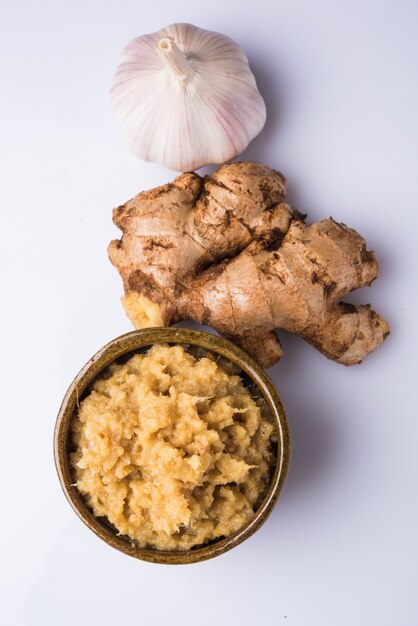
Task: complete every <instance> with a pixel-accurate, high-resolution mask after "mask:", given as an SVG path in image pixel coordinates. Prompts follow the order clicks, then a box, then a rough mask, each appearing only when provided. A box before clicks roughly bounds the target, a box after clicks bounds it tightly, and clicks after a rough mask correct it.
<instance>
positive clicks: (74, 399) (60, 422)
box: [54, 327, 291, 564]
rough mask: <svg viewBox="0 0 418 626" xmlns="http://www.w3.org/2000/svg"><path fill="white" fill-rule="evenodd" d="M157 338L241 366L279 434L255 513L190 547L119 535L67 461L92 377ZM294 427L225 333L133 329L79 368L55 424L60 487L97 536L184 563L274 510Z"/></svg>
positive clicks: (154, 558) (251, 528)
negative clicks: (159, 545)
mask: <svg viewBox="0 0 418 626" xmlns="http://www.w3.org/2000/svg"><path fill="white" fill-rule="evenodd" d="M156 343H168V344H183V345H192V346H197V347H202V348H205V349H207V350H209V351H211V352H214V353H217V354H221V355H222V356H224V357H226V358H227V359H229V360H230V361H232V362H233V363H235V364H236V365H238V367H240V368H241V370H243V371H244V372H245V373H246V374H247V375H248V376H249V377H250V378H251V379H252V380H253V381H254V382H255V384H256V385H257V386H258V388H259V389H260V391H261V393H262V395H263V397H264V399H265V400H266V402H267V405H268V407H269V409H270V411H271V415H272V417H273V419H274V421H275V425H276V428H277V434H278V443H279V446H278V455H277V462H276V466H275V471H274V474H273V477H272V479H271V482H270V485H269V488H268V490H267V492H266V494H265V496H264V499H263V500H262V502H261V503H260V505H259V506H258V508H257V510H256V511H255V513H254V516H253V517H252V518H251V519H250V520H249V521H248V522H247V523H246V524H244V526H242V527H241V528H240V529H239V530H238V531H236V532H235V533H232V534H231V535H229V536H228V537H224V538H223V539H219V540H214V541H213V542H210V543H208V544H204V545H202V546H199V547H196V548H191V549H189V550H177V551H174V550H156V549H149V548H141V547H139V546H138V545H137V544H136V543H135V542H129V541H128V540H127V539H126V538H124V537H122V536H118V535H117V534H116V533H115V532H114V531H113V530H112V529H111V528H110V527H107V526H106V525H105V524H104V522H103V521H101V519H100V518H96V517H95V516H94V515H93V513H92V512H91V511H90V509H89V508H88V506H87V504H86V503H85V502H84V500H83V497H82V495H81V494H80V493H79V491H78V490H77V488H76V486H75V485H74V483H73V478H72V476H71V472H70V467H69V455H68V439H69V432H70V424H71V421H72V419H73V415H74V412H75V410H76V407H77V406H78V403H79V397H80V395H82V394H83V392H84V391H85V390H86V389H87V388H88V387H89V386H90V385H91V384H92V382H93V380H94V379H95V378H96V377H97V376H98V375H100V373H101V372H102V371H103V370H104V369H105V368H106V367H107V366H108V365H110V364H111V363H112V362H114V361H115V360H117V359H120V358H122V357H123V356H125V355H126V354H129V353H130V352H132V353H134V352H135V351H139V350H143V349H144V348H146V347H147V346H149V347H151V346H152V345H154V344H156ZM290 448H291V439H290V429H289V424H288V420H287V417H286V413H285V410H284V407H283V404H282V402H281V399H280V396H279V394H278V392H277V390H276V388H275V386H274V384H273V382H272V381H271V379H270V378H269V377H268V376H267V374H266V373H265V372H264V370H263V369H262V368H261V366H260V365H259V364H258V363H256V362H255V361H254V360H253V359H252V358H251V357H250V356H249V355H248V354H247V353H246V352H244V351H243V350H241V349H240V348H238V347H237V346H236V345H235V344H233V343H232V342H230V341H229V340H228V339H225V338H224V337H220V336H218V335H213V334H211V333H208V332H205V331H201V330H192V329H189V328H176V327H153V328H143V329H139V330H134V331H131V332H128V333H125V334H123V335H120V336H118V337H115V338H114V339H112V340H111V341H109V342H108V343H107V344H106V345H104V346H103V347H102V348H101V349H100V350H99V351H98V352H96V354H95V355H94V356H93V357H91V358H90V359H89V360H88V361H87V363H86V364H85V365H84V366H83V367H82V368H81V370H80V371H79V372H78V374H77V375H76V376H75V378H74V380H73V381H72V383H71V384H70V386H69V387H68V389H67V391H66V393H65V395H64V398H63V401H62V403H61V407H60V409H59V412H58V416H57V419H56V423H55V429H54V460H55V467H56V470H57V473H58V477H59V481H60V484H61V488H62V490H63V492H64V495H65V497H66V498H67V500H68V502H69V504H70V505H71V507H72V508H73V510H74V511H75V513H76V514H77V515H78V517H79V518H80V519H81V520H82V521H83V522H84V524H86V526H87V527H88V528H90V530H92V531H93V532H94V533H95V534H96V535H97V536H98V537H100V538H101V539H103V540H104V541H105V542H106V543H107V544H109V545H110V546H112V547H113V548H116V549H117V550H119V551H121V552H123V553H125V554H128V555H129V556H133V557H135V558H138V559H141V560H143V561H148V562H152V563H162V564H186V563H197V562H200V561H205V560H207V559H211V558H213V557H215V556H218V555H220V554H223V553H225V552H227V551H228V550H231V549H232V548H233V547H235V546H237V545H238V544H240V543H241V542H243V541H244V540H245V539H247V538H248V537H250V536H251V535H252V534H253V533H254V532H255V531H256V530H258V529H259V528H260V527H261V525H262V524H263V523H264V522H265V521H266V519H267V517H268V516H269V515H270V513H271V511H272V509H273V507H274V505H275V503H276V501H277V499H278V497H279V494H280V492H281V489H282V487H283V484H284V482H285V479H286V476H287V473H288V469H289V461H290Z"/></svg>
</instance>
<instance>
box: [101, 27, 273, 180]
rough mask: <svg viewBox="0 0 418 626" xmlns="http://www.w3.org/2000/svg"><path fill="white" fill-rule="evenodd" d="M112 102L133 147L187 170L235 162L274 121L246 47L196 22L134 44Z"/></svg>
mask: <svg viewBox="0 0 418 626" xmlns="http://www.w3.org/2000/svg"><path fill="white" fill-rule="evenodd" d="M111 98H112V103H113V106H114V110H115V113H116V115H117V117H118V118H119V120H120V122H121V123H122V128H123V131H124V134H125V137H126V140H127V142H128V145H129V147H130V150H131V151H132V152H133V153H134V154H135V155H136V156H137V157H139V158H140V159H143V160H145V161H153V162H155V163H160V164H161V165H164V166H166V167H168V168H170V169H172V170H177V171H181V172H184V171H191V170H195V169H198V168H200V167H203V166H204V165H209V164H213V163H216V164H218V163H225V162H226V161H229V160H230V159H233V158H234V157H236V156H237V155H238V154H240V153H241V152H242V151H243V150H245V148H246V147H247V146H248V144H249V143H250V141H251V140H252V139H253V138H254V137H256V135H258V133H259V132H260V131H261V129H262V128H263V126H264V123H265V120H266V107H265V104H264V100H263V98H262V97H261V95H260V93H259V91H258V89H257V85H256V82H255V78H254V76H253V74H252V72H251V70H250V68H249V65H248V59H247V56H246V54H245V52H244V51H243V50H242V48H241V47H240V46H238V45H237V44H236V43H235V42H234V41H232V40H231V39H229V37H226V36H225V35H221V34H220V33H215V32H211V31H208V30H202V29H201V28H197V27H196V26H193V25H192V24H172V25H171V26H167V27H166V28H163V29H162V30H160V31H159V32H158V33H152V34H150V35H143V36H141V37H137V38H136V39H134V40H133V41H131V43H129V44H128V45H127V46H126V47H125V49H124V50H123V52H122V56H121V59H120V63H119V66H118V69H117V71H116V74H115V77H114V79H113V84H112V89H111Z"/></svg>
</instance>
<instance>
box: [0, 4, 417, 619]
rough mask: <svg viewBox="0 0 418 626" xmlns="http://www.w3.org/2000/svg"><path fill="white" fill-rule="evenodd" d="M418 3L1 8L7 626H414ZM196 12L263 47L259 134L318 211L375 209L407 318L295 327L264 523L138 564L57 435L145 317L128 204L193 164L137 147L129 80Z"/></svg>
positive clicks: (258, 59) (368, 223)
mask: <svg viewBox="0 0 418 626" xmlns="http://www.w3.org/2000/svg"><path fill="white" fill-rule="evenodd" d="M416 7H417V5H416V3H414V2H413V1H411V2H408V1H404V2H397V1H395V0H392V1H387V2H384V1H383V2H382V1H378V0H376V1H375V2H372V1H370V0H369V1H359V0H351V1H350V2H345V3H343V2H338V3H336V2H332V1H331V0H330V1H326V0H316V2H309V1H308V0H306V1H305V2H301V1H292V2H290V0H289V1H288V2H277V3H273V2H272V0H271V1H270V2H268V1H267V0H257V2H255V3H254V4H253V5H249V4H248V5H247V4H246V3H242V2H225V0H211V2H194V3H191V2H183V1H181V0H177V2H168V1H167V2H165V1H154V2H150V3H145V2H139V1H136V2H134V1H129V2H126V1H125V2H116V0H112V1H109V2H105V3H100V2H98V0H97V1H96V2H81V1H73V2H62V1H56V0H51V1H46V0H43V1H39V2H19V1H18V0H16V1H15V2H11V1H10V0H9V1H8V2H6V0H5V1H4V2H3V3H2V4H1V8H0V24H1V26H0V28H1V36H0V47H1V50H0V59H1V61H0V62H1V67H2V69H1V83H0V89H1V96H0V97H1V108H2V116H1V121H0V136H1V164H0V165H1V169H0V171H1V179H2V185H1V217H2V220H1V223H2V245H1V247H0V255H1V267H2V295H3V298H2V306H1V325H0V328H1V333H2V343H1V346H2V359H1V368H2V373H1V383H2V385H1V386H2V394H1V405H2V406H1V414H2V416H1V420H2V422H1V455H0V459H1V466H2V469H1V476H2V479H1V486H0V489H1V510H2V513H1V522H0V523H1V534H0V536H1V551H2V552H1V554H2V556H1V563H2V568H1V569H2V574H1V576H2V580H1V586H0V588H1V594H2V598H1V601H0V622H1V623H2V624H4V626H21V625H25V626H32V625H36V626H38V625H39V626H56V625H57V624H60V625H61V626H67V625H70V624H71V625H72V624H74V623H79V624H81V625H82V626H83V625H84V624H97V625H99V624H100V626H113V625H114V624H125V623H130V624H136V623H138V624H146V625H157V626H159V625H160V624H161V625H162V624H166V623H170V624H174V625H180V624H184V625H186V626H188V625H192V624H193V625H195V624H201V625H202V626H206V625H209V624H216V623H217V624H226V623H230V624H240V625H242V626H249V625H250V624H251V625H252V624H264V623H266V624H267V623H278V624H281V623H283V624H288V625H289V626H290V625H295V626H296V625H297V626H316V625H321V626H335V625H337V624H338V625H339V626H346V625H347V626H352V625H356V626H366V625H367V626H369V625H370V624H378V625H379V626H386V625H387V626H392V625H393V624H401V625H402V626H412V625H415V624H417V623H418V607H417V604H418V601H417V597H416V581H417V574H418V571H417V569H418V567H417V563H418V559H417V529H418V519H417V517H418V516H417V497H416V494H417V487H416V485H417V452H416V450H417V438H418V426H417V413H418V411H417V382H416V381H417V367H416V349H417V321H416V320H417V314H416V310H417V304H418V302H417V270H418V263H417V260H418V259H417V245H416V232H417V226H418V224H417V197H418V185H417V174H416V160H417V139H418V132H417V110H418V98H417V95H418V94H417V75H416V71H417V67H416V66H417V58H418V45H417V41H418V37H417V34H418V33H417V23H418V22H417V18H418V15H417V8H416ZM173 21H190V22H192V23H196V24H197V25H199V26H202V27H204V28H209V29H215V30H219V31H221V32H225V33H227V34H228V35H230V36H232V37H233V38H234V39H236V40H237V41H238V42H239V43H240V44H241V45H242V46H243V47H244V48H245V49H246V50H247V52H248V55H249V58H250V61H251V64H252V67H253V70H254V72H255V74H256V77H257V80H258V84H259V87H260V90H261V91H262V93H263V94H264V96H265V99H266V102H267V107H268V122H267V126H266V128H265V130H264V132H263V133H262V134H261V135H260V136H259V138H258V139H256V140H255V141H254V142H253V144H252V145H251V146H250V148H249V149H248V150H247V152H246V153H245V155H244V157H245V158H248V159H258V160H260V161H264V162H265V163H267V164H269V165H271V166H273V167H276V168H278V169H281V170H282V171H283V172H284V173H285V174H286V175H287V177H288V180H289V193H288V197H289V201H290V202H292V203H294V204H295V205H296V206H298V207H299V208H300V209H302V210H307V211H308V213H309V219H310V220H317V219H321V218H323V217H327V216H328V215H330V214H331V215H332V216H333V217H334V218H336V219H337V220H340V221H344V222H346V223H348V224H349V225H351V226H353V227H355V228H357V229H358V230H359V231H360V232H361V233H362V234H363V235H364V236H365V237H366V239H367V242H368V244H369V247H371V248H373V249H375V250H376V252H377V255H378V258H379V261H380V264H381V273H380V276H379V279H378V280H377V281H376V282H375V283H374V284H373V286H372V287H371V288H370V289H368V290H362V292H359V293H357V294H355V295H353V300H354V301H356V302H371V303H372V304H373V306H374V308H376V309H377V310H378V311H379V312H380V313H381V314H383V315H384V316H385V317H386V318H387V319H388V320H389V321H390V323H391V327H392V335H391V337H390V338H389V340H388V341H387V342H385V344H384V345H383V346H382V347H381V348H379V350H378V351H377V352H376V353H374V354H373V355H372V356H370V357H369V358H368V359H367V360H366V361H365V362H364V363H363V364H362V365H361V366H358V367H355V368H352V369H346V368H344V367H342V366H339V365H336V364H335V363H332V362H329V361H327V360H326V359H325V358H324V357H323V356H321V355H320V354H319V353H317V352H316V351H315V350H314V349H313V348H311V347H309V346H308V345H307V344H305V343H304V342H302V341H301V340H299V339H298V338H295V337H289V336H288V337H285V338H284V347H285V357H284V358H283V360H282V362H281V363H280V364H278V365H277V366H276V367H274V368H273V369H272V370H271V371H270V373H271V375H272V377H273V379H274V381H275V383H276V384H277V387H278V389H279V391H280V393H281V394H282V397H283V401H284V403H285V406H286V408H287V411H288V415H289V419H290V423H291V426H292V430H293V458H292V463H291V471H290V475H289V478H288V482H287V484H286V486H285V489H284V492H283V494H282V497H281V499H280V501H279V504H278V506H277V507H276V509H275V510H274V512H273V514H272V515H271V517H270V519H269V520H268V522H267V523H266V524H265V526H264V527H263V528H262V529H261V530H260V531H259V532H258V533H257V534H256V535H255V536H254V537H253V538H251V539H250V540H248V541H247V542H245V543H244V544H243V545H241V546H240V547H239V548H237V549H235V550H233V551H232V552H229V553H228V554H226V555H224V556H222V557H219V558H217V559H215V560H213V561H210V562H207V563H203V564H198V565H191V566H185V567H180V568H172V567H163V566H155V565H150V564H146V563H142V562H139V561H135V560H134V559H131V558H129V557H127V556H124V555H122V554H119V553H118V552H116V551H114V550H112V549H111V548H109V547H108V546H107V545H106V544H104V543H102V542H101V541H100V540H98V539H97V538H96V537H95V536H94V535H93V534H92V533H91V532H90V531H89V530H88V529H87V528H85V527H84V526H83V524H82V523H81V522H80V521H79V520H78V519H77V518H76V516H75V515H74V513H73V512H72V511H71V509H70V507H69V505H68V504H67V502H66V500H65V498H64V496H63V494H62V493H61V490H60V487H59V484H58V480H57V477H56V475H55V470H54V465H53V457H52V432H53V425H54V420H55V415H56V413H57V410H58V407H59V404H60V401H61V398H62V396H63V394H64V392H65V390H66V387H67V386H68V384H69V383H70V381H71V379H72V378H73V376H74V375H75V373H76V372H77V371H78V370H79V368H80V367H81V366H82V365H83V364H84V362H85V361H86V360H87V359H88V358H89V357H90V356H91V355H92V354H93V353H94V352H95V351H96V350H97V349H98V348H100V347H101V346H102V345H103V344H104V343H105V342H107V341H108V340H109V339H111V338H112V337H115V336H116V335H119V334H121V333H123V332H125V331H127V330H130V325H129V323H128V321H127V319H126V318H125V316H124V314H123V312H122V309H121V307H120V305H119V302H118V298H119V296H120V294H121V283H120V279H119V276H118V274H117V272H116V271H115V269H114V268H113V267H112V266H111V265H110V263H109V262H108V260H107V256H106V246H107V244H108V241H109V240H110V239H112V238H115V237H117V236H118V231H117V230H116V229H115V227H114V226H113V225H112V221H111V209H112V207H114V206H116V205H117V204H120V203H122V202H124V201H125V200H127V199H128V198H130V197H131V196H132V195H134V194H135V193H137V192H138V191H140V190H141V189H144V188H147V187H151V186H153V185H156V184H159V183H163V182H167V181H168V180H169V179H170V178H171V176H172V173H171V172H168V171H164V170H163V169H162V168H159V167H157V166H155V165H152V164H145V163H141V162H139V161H137V160H135V159H134V158H133V157H131V156H130V154H129V153H128V152H127V150H126V149H125V146H124V144H123V143H122V140H121V139H120V136H119V129H118V128H117V125H116V122H115V120H114V118H113V116H112V113H111V110H110V105H109V99H108V88H109V83H110V80H111V77H112V74H113V71H114V69H115V66H116V62H117V59H118V55H119V52H120V51H121V49H122V47H123V45H124V44H125V43H126V42H127V41H129V40H130V39H131V38H132V37H133V36H136V35H137V34H141V33H144V32H150V31H154V30H158V29H159V28H160V27H162V26H164V25H166V24H168V23H170V22H173Z"/></svg>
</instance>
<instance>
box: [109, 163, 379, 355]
mask: <svg viewBox="0 0 418 626" xmlns="http://www.w3.org/2000/svg"><path fill="white" fill-rule="evenodd" d="M285 193H286V180H285V178H284V176H283V175H282V174H280V172H277V171H275V170H272V169H270V168H268V167H266V166H264V165H261V164H258V163H232V164H227V165H223V166H222V167H220V168H219V169H218V170H217V171H216V172H214V173H213V174H211V175H210V176H205V177H204V178H201V177H200V176H198V175H197V174H195V173H185V174H181V175H180V176H178V177H177V178H176V179H175V180H174V181H173V182H172V183H169V184H167V185H163V186H162V187H157V188H155V189H151V190H149V191H144V192H142V193H140V194H138V195H137V196H135V198H133V199H132V200H130V201H129V202H127V203H126V204H124V205H123V206H120V207H118V208H116V209H115V210H114V212H113V221H114V223H115V224H116V226H118V227H119V228H120V229H121V230H122V232H123V236H122V239H121V240H116V241H112V242H111V243H110V246H109V257H110V260H111V262H112V263H113V264H114V265H115V266H116V267H117V269H118V270H119V272H120V274H121V276H122V279H123V284H124V289H125V294H126V295H125V297H124V299H123V302H124V306H125V309H126V311H127V314H128V316H129V317H130V318H131V320H132V322H133V323H134V325H135V326H136V327H137V328H140V327H144V326H156V325H158V326H159V325H170V324H173V323H176V322H179V321H181V320H186V319H192V320H195V321H197V322H199V323H201V324H207V325H209V326H212V327H213V328H214V329H216V330H217V331H218V332H219V333H220V334H222V335H223V336H225V337H227V338H229V339H231V340H232V341H234V342H235V343H236V344H238V345H240V346H241V347H242V348H244V349H245V350H246V351H247V352H249V353H250V354H251V355H252V356H253V357H254V358H255V359H257V360H258V361H259V362H260V363H261V364H262V365H263V366H264V367H270V366H271V365H273V364H274V363H275V362H276V361H278V359H279V358H280V357H281V355H282V349H281V346H280V342H279V339H278V337H277V335H276V333H275V329H280V328H282V329H285V330H288V331H290V332H293V333H296V334H298V335H300V336H301V337H303V338H304V339H305V340H306V341H308V342H309V343H310V344H312V345H313V346H314V347H315V348H317V349H318V350H319V351H320V352H322V353H323V354H325V356H327V357H328V358H330V359H333V360H334V361H337V362H338V363H343V364H344V365H353V364H355V363H360V362H361V361H362V359H363V358H364V357H365V356H366V355H367V354H369V353H370V352H371V351H372V350H374V349H375V348H376V347H377V346H378V345H379V344H380V343H381V342H382V341H383V339H385V337H386V336H387V334H388V333H389V327H388V324H387V323H386V322H385V320H384V319H383V318H382V317H380V316H379V315H378V314H377V313H375V311H373V310H372V309H371V308H370V307H369V305H364V306H363V305H353V304H348V303H344V302H341V301H340V299H341V298H342V297H343V296H344V295H345V294H347V293H348V292H349V291H352V290H353V289H358V288H359V287H363V286H365V285H370V283H371V282H372V281H373V280H374V279H375V278H376V276H377V273H378V265H377V261H376V258H375V256H374V254H373V252H369V251H367V249H366V244H365V241H364V239H363V238H362V237H361V236H360V235H359V234H358V233H357V232H356V231H355V230H353V229H351V228H348V227H347V226H345V225H344V224H338V223H337V222H335V221H334V220H333V219H332V218H329V219H326V220H322V221H320V222H318V223H316V224H311V225H306V224H305V223H304V217H303V216H302V215H301V214H300V213H299V212H298V211H297V210H295V209H293V208H292V207H291V206H289V205H288V204H286V203H285V202H284V200H285Z"/></svg>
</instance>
